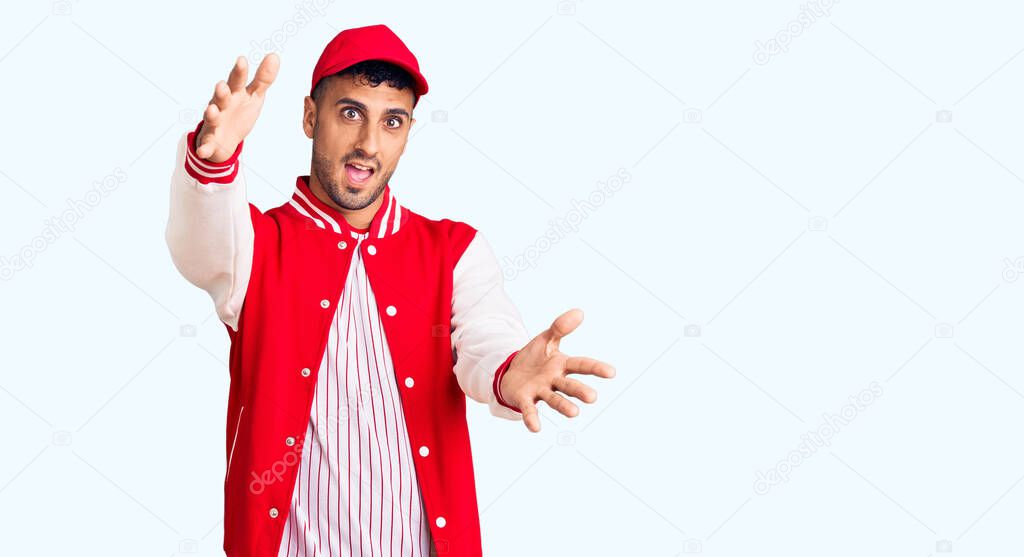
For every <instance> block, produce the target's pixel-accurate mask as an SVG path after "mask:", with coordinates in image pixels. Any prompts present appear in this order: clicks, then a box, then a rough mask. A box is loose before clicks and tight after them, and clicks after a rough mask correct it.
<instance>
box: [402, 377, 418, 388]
mask: <svg viewBox="0 0 1024 557" xmlns="http://www.w3.org/2000/svg"><path fill="white" fill-rule="evenodd" d="M415 384H416V382H415V381H413V380H412V377H406V378H405V386H406V387H412V386H413V385H415Z"/></svg>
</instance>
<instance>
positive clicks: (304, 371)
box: [301, 367, 312, 377]
mask: <svg viewBox="0 0 1024 557" xmlns="http://www.w3.org/2000/svg"><path fill="white" fill-rule="evenodd" d="M301 373H302V376H303V377H309V374H310V373H312V372H311V371H310V370H309V368H308V367H304V368H302V372H301Z"/></svg>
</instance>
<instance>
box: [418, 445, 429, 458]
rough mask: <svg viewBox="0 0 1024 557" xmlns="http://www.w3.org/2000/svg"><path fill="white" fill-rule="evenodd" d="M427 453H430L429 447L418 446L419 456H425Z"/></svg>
mask: <svg viewBox="0 0 1024 557" xmlns="http://www.w3.org/2000/svg"><path fill="white" fill-rule="evenodd" d="M428 454H430V449H428V448H427V446H426V445H424V446H422V447H420V456H427V455H428Z"/></svg>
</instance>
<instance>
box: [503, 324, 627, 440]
mask: <svg viewBox="0 0 1024 557" xmlns="http://www.w3.org/2000/svg"><path fill="white" fill-rule="evenodd" d="M582 322H583V311H582V310H580V309H571V310H569V311H567V312H565V313H563V314H562V315H559V316H558V318H556V319H555V321H554V322H553V323H552V324H551V326H550V327H548V329H547V330H545V331H544V332H542V333H541V334H539V335H537V336H536V337H534V338H533V340H531V341H530V342H529V343H528V344H527V345H526V346H525V347H524V348H523V349H522V350H520V351H519V353H518V354H516V356H515V358H513V359H512V362H511V363H510V365H509V368H508V370H507V371H506V372H505V375H503V376H502V378H501V383H500V385H499V386H498V389H499V390H500V392H501V395H502V398H503V399H504V400H505V402H507V403H508V404H510V405H513V406H515V407H517V408H518V409H519V411H520V412H522V414H523V422H524V423H525V424H526V427H527V429H529V430H530V431H532V432H534V433H536V432H538V431H540V415H539V414H538V413H537V406H536V402H537V401H539V400H543V401H544V402H545V403H546V404H547V405H548V406H549V407H551V408H553V409H554V410H556V411H558V412H560V413H561V414H563V415H564V416H566V417H568V418H572V417H575V416H576V415H578V414H579V413H580V409H579V407H577V406H576V405H575V404H573V403H572V402H571V401H569V399H567V398H566V397H564V396H562V395H561V394H559V392H561V393H565V394H566V395H569V396H571V397H575V398H577V399H579V400H582V401H583V402H586V403H587V404H591V403H593V402H594V401H596V400H597V391H596V390H594V389H593V388H592V387H590V386H588V385H586V384H584V383H582V382H580V381H578V380H576V379H572V378H570V377H567V376H568V375H569V374H571V373H579V374H586V375H595V376H597V377H604V378H606V379H610V378H612V377H615V368H614V367H612V366H611V365H609V364H607V363H605V362H601V361H598V360H595V359H593V358H586V357H583V356H568V355H566V354H564V353H562V351H561V350H559V349H558V345H559V342H560V341H561V340H562V337H564V336H565V335H568V334H569V333H571V332H573V331H574V330H576V327H578V326H579V324H580V323H582Z"/></svg>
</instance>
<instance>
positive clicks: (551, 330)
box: [544, 308, 583, 349]
mask: <svg viewBox="0 0 1024 557" xmlns="http://www.w3.org/2000/svg"><path fill="white" fill-rule="evenodd" d="M582 322H583V310H581V309H579V308H573V309H570V310H569V311H567V312H565V313H563V314H562V315H559V316H558V317H556V318H555V320H554V322H553V323H551V326H550V327H548V330H547V331H545V332H544V336H545V337H546V340H547V341H548V348H549V349H551V348H553V349H557V348H558V343H559V341H561V340H562V337H564V336H565V335H567V334H569V333H571V332H573V331H575V330H576V327H579V326H580V323H582Z"/></svg>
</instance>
